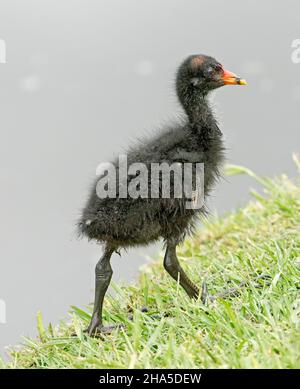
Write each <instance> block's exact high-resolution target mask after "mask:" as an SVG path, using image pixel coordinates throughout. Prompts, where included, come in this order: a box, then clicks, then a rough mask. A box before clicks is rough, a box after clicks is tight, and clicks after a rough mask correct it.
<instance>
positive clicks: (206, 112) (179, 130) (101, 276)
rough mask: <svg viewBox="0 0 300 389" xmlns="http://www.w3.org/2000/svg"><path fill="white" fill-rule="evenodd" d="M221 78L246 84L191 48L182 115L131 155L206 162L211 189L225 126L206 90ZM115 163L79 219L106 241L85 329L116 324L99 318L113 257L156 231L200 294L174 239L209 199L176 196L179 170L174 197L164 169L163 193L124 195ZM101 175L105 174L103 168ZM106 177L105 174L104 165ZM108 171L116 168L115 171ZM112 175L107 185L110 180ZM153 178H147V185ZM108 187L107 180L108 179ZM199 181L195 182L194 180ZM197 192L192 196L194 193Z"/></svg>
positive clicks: (182, 83)
mask: <svg viewBox="0 0 300 389" xmlns="http://www.w3.org/2000/svg"><path fill="white" fill-rule="evenodd" d="M223 85H246V81H245V80H243V79H241V78H239V77H237V76H236V75H235V74H233V73H231V72H229V71H227V70H225V69H224V67H223V66H222V65H221V64H220V63H219V62H218V61H216V60H215V59H214V58H212V57H210V56H206V55H201V54H200V55H191V56H189V57H188V58H187V59H185V60H184V62H183V63H182V64H181V65H180V66H179V68H178V71H177V77H176V92H177V96H178V99H179V102H180V103H181V105H182V108H183V110H184V112H185V115H184V118H183V119H180V120H178V122H177V123H175V124H174V123H173V124H170V125H169V126H167V127H166V128H164V129H163V130H160V132H159V133H158V134H156V135H155V136H153V137H152V138H150V139H149V138H147V139H142V140H139V142H138V143H137V144H136V145H135V146H132V147H131V148H130V149H129V151H128V153H127V163H128V164H132V163H136V162H139V163H143V164H144V165H145V166H146V167H149V169H151V166H152V165H151V164H152V163H167V164H169V165H172V166H173V164H174V163H176V164H177V165H180V166H182V165H183V164H185V163H189V164H192V166H193V168H192V175H193V177H194V175H195V165H196V164H199V163H201V164H204V178H203V184H204V185H203V186H204V188H203V189H204V194H203V195H204V196H205V197H206V196H207V195H208V194H209V192H210V191H211V189H212V188H213V186H214V184H215V182H216V180H217V179H218V178H219V176H220V172H219V171H220V167H221V166H222V162H223V159H224V145H223V140H222V133H221V131H220V129H219V127H218V124H217V121H216V118H215V117H214V114H213V111H212V109H211V107H210V104H209V101H208V95H209V92H210V91H212V90H214V89H216V88H219V87H221V86H223ZM112 166H113V167H114V168H115V170H116V175H115V176H113V177H114V180H115V182H114V183H112V184H113V185H114V189H115V196H107V197H104V196H102V197H101V196H99V193H98V191H97V185H98V182H99V177H97V180H96V181H95V183H94V185H93V186H92V189H91V192H90V196H89V198H88V201H87V204H86V206H85V207H84V209H83V211H82V216H81V218H80V221H79V233H80V234H81V235H84V236H86V237H88V238H89V239H92V240H95V241H97V242H99V243H101V244H103V249H104V250H103V254H102V256H101V258H100V260H99V262H98V263H97V265H96V269H95V273H96V274H95V276H96V290H95V302H94V310H93V315H92V319H91V322H90V324H89V327H88V329H87V332H88V334H89V335H96V334H97V333H105V332H109V331H110V330H111V327H105V326H104V325H103V323H102V307H103V300H104V296H105V293H106V291H107V288H108V286H109V283H110V280H111V277H112V273H113V272H112V268H111V265H110V258H111V255H112V254H113V253H114V252H119V250H120V249H122V248H129V247H133V246H137V245H147V244H149V243H152V242H154V241H157V240H158V239H162V240H163V241H164V243H165V247H166V252H165V256H164V268H165V269H166V271H167V272H168V273H169V274H170V276H171V277H172V278H173V279H174V280H176V281H177V280H179V283H180V285H181V286H182V287H183V289H184V290H185V291H186V293H187V294H188V295H189V296H190V297H191V298H196V299H197V298H198V297H200V298H201V300H202V301H203V302H204V301H205V298H206V291H205V288H202V296H199V295H200V294H201V292H200V290H199V288H198V287H197V286H196V285H195V284H194V283H193V282H192V281H191V280H190V279H189V278H188V276H187V275H186V273H185V272H184V271H183V269H182V268H181V266H180V264H179V261H178V259H177V256H176V246H177V245H178V244H179V243H180V242H182V241H183V239H184V238H185V236H186V235H187V234H189V233H191V232H193V230H194V227H195V223H196V221H197V219H198V217H199V216H201V215H203V214H205V212H206V209H205V203H204V205H203V206H201V207H194V208H193V207H191V206H190V207H187V206H186V204H187V203H186V198H184V196H182V197H181V198H175V195H174V191H175V189H174V185H175V178H174V177H175V176H174V175H173V176H172V178H171V179H170V186H171V190H170V193H171V194H173V196H171V195H170V197H169V198H165V197H163V196H162V189H163V187H164V184H163V183H162V178H161V176H159V185H160V186H159V191H158V196H154V198H153V197H152V198H151V196H150V197H149V196H148V197H147V196H142V195H140V196H135V198H133V197H131V196H124V195H122V196H121V195H120V194H121V191H122V189H124V188H122V185H121V184H120V182H119V181H118V180H117V177H119V175H120V174H121V173H120V170H121V169H122V166H121V164H120V161H119V160H115V161H113V162H112ZM101 177H102V178H103V177H105V174H104V173H102V175H101ZM106 177H108V175H107V172H106ZM110 177H111V176H110ZM136 177H137V174H131V175H130V174H128V176H127V184H130V182H133V180H135V179H136ZM110 180H112V179H111V178H110V179H107V183H106V184H107V185H109V184H110ZM151 182H152V181H151V180H148V182H147V185H148V188H146V189H149V190H150V186H151ZM106 187H107V186H106ZM193 188H194V186H193ZM195 196H196V197H197V196H198V194H197V193H196V194H195V193H194V192H193V193H192V195H191V196H190V197H189V198H190V199H191V201H192V202H193V201H195Z"/></svg>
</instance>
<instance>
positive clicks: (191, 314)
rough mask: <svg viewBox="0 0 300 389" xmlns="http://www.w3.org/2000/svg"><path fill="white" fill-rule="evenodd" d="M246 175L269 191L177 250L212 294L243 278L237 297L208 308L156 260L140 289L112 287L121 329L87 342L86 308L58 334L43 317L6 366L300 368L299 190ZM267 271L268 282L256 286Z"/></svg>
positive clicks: (108, 306)
mask: <svg viewBox="0 0 300 389" xmlns="http://www.w3.org/2000/svg"><path fill="white" fill-rule="evenodd" d="M296 162H297V161H296ZM298 167H299V162H298ZM240 171H241V169H239V168H235V167H232V168H231V169H230V172H231V173H238V172H240ZM246 172H247V173H248V174H250V175H252V176H254V178H256V179H258V180H260V182H261V184H262V186H263V187H264V192H265V193H264V194H263V195H261V194H258V193H253V201H252V202H250V203H249V204H248V205H247V206H246V207H245V208H243V209H240V210H237V211H236V212H235V213H232V214H229V215H228V216H226V217H225V218H222V219H219V220H213V221H210V223H209V224H207V225H206V226H205V227H204V228H203V230H202V231H201V232H199V234H196V236H195V237H194V238H193V239H188V240H187V241H186V243H185V244H184V245H183V246H182V247H181V248H180V251H179V258H180V260H181V263H182V265H183V267H184V269H185V270H186V272H187V273H188V274H189V275H190V276H191V278H192V279H193V280H194V281H195V282H196V283H197V284H198V285H201V282H202V280H203V279H205V280H206V282H207V285H208V288H209V291H210V293H212V294H214V293H218V292H221V291H222V290H223V289H224V288H228V287H232V286H234V285H237V284H239V283H240V282H243V281H247V285H246V286H245V287H244V288H242V289H241V292H240V294H239V295H238V296H237V297H235V298H232V299H227V300H225V299H218V300H217V301H215V302H213V303H209V304H208V305H207V306H206V307H204V306H202V305H201V303H200V301H190V300H189V299H188V297H187V296H186V295H185V293H184V292H183V291H182V290H181V289H180V288H179V287H178V285H176V283H175V282H173V281H172V280H171V279H170V277H169V276H168V275H167V274H166V272H165V271H164V270H163V268H162V264H161V260H159V261H157V262H155V263H154V264H153V265H152V266H148V267H146V268H145V269H144V270H143V272H142V274H141V277H140V281H139V282H138V283H137V284H136V285H133V286H129V287H128V286H127V287H119V286H115V289H116V292H117V293H116V297H114V298H108V299H106V301H105V311H104V315H105V322H106V323H112V322H123V323H125V324H126V330H119V331H115V332H113V333H112V334H111V335H108V336H106V337H105V339H95V338H89V337H86V336H85V335H84V333H83V329H84V328H85V327H86V326H87V324H88V321H89V319H90V313H91V311H90V308H86V309H85V310H80V309H78V308H73V309H72V312H71V318H70V320H69V321H68V320H67V321H65V322H61V323H60V324H59V326H57V327H52V326H49V327H44V325H43V323H42V319H41V316H40V315H39V316H38V330H39V339H37V340H36V339H28V340H27V342H26V346H25V347H24V348H23V349H22V350H20V351H14V352H12V361H11V363H10V364H9V365H8V366H7V367H12V368H13V367H20V368H37V367H39V368H66V367H71V368H121V367H124V368H128V367H131V368H133V367H135V368H150V367H162V368H164V367H169V368H214V367H217V368H219V367H225V368H228V367H230V368H242V367H244V368H257V367H260V368H300V186H299V184H298V183H295V182H292V181H291V180H289V179H288V178H287V177H285V176H282V177H280V178H278V179H274V180H269V179H264V180H263V179H260V178H258V177H256V176H255V175H254V174H253V173H252V172H250V171H246ZM262 274H263V275H267V276H268V277H269V278H267V279H260V280H259V281H258V280H257V277H258V276H259V275H262ZM142 306H147V307H148V309H149V312H148V313H142V312H141V311H140V309H139V308H140V307H142ZM129 309H132V310H133V320H132V321H130V320H129V319H128V310H129ZM163 313H167V314H168V316H167V317H163V315H162V314H163ZM153 314H159V315H161V318H151V317H150V316H151V315H153ZM70 323H71V324H70ZM74 331H75V332H76V333H77V337H74V336H71V334H72V332H74ZM0 365H1V362H0ZM2 365H3V366H4V364H3V362H2Z"/></svg>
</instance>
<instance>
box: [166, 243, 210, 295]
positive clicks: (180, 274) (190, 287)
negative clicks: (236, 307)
mask: <svg viewBox="0 0 300 389" xmlns="http://www.w3.org/2000/svg"><path fill="white" fill-rule="evenodd" d="M164 268H165V269H166V271H167V272H168V273H169V274H170V276H171V277H172V278H173V279H174V280H175V281H177V280H178V278H179V284H180V285H181V286H182V287H183V289H184V290H185V291H186V293H187V294H188V296H189V297H191V298H194V299H197V298H198V296H199V294H200V290H199V288H198V287H197V286H196V285H195V284H194V283H193V282H192V281H191V280H190V279H189V278H188V276H187V275H186V274H185V272H184V271H183V269H182V267H181V266H180V263H179V261H178V258H177V255H176V243H173V242H167V249H166V253H165V257H164ZM206 297H207V291H206V285H205V284H203V286H202V291H201V301H202V302H203V303H205V301H206Z"/></svg>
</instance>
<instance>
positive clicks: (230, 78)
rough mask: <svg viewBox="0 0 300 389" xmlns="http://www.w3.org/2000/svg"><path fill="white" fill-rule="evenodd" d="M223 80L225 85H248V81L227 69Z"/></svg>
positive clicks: (224, 71)
mask: <svg viewBox="0 0 300 389" xmlns="http://www.w3.org/2000/svg"><path fill="white" fill-rule="evenodd" d="M222 80H223V81H224V84H225V85H247V81H246V80H244V79H242V78H240V77H238V76H237V75H236V74H234V73H232V72H230V71H229V70H225V69H224V70H223V76H222Z"/></svg>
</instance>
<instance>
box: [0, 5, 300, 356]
mask: <svg viewBox="0 0 300 389" xmlns="http://www.w3.org/2000/svg"><path fill="white" fill-rule="evenodd" d="M299 17H300V3H299V1H296V0H295V1H292V0H286V1H281V2H274V1H271V0H265V1H258V0H257V1H254V0H251V1H247V0H244V1H243V2H241V1H239V0H228V1H216V0H80V1H79V0H72V1H71V0H51V1H50V0H43V1H41V0H26V1H25V0H18V1H16V0H0V39H2V40H3V41H4V42H5V44H6V63H5V64H4V63H0V118H1V122H0V131H1V141H0V180H1V191H0V196H1V200H0V207H1V223H0V228H1V233H0V236H1V243H0V250H1V251H0V261H1V263H0V301H2V303H1V306H2V307H3V305H4V302H5V305H6V323H5V324H4V323H0V350H1V351H0V353H2V354H3V353H4V346H6V345H9V344H15V343H16V342H19V341H20V337H21V336H22V335H35V327H36V324H35V316H36V312H37V311H38V310H41V311H42V314H43V317H44V320H45V322H49V321H51V322H52V323H57V322H58V321H59V319H60V318H62V317H64V316H65V315H66V313H67V311H68V309H69V307H70V305H78V306H84V305H85V304H87V303H89V302H91V301H92V299H93V287H94V266H95V264H96V262H97V260H98V258H99V256H100V254H101V249H100V248H99V247H98V246H97V245H96V244H91V243H88V242H87V241H85V240H81V241H78V240H77V238H76V234H75V222H76V219H77V217H78V215H79V211H80V209H81V207H82V205H83V204H84V201H85V199H86V196H87V193H88V187H89V185H90V183H91V181H92V180H93V179H94V177H95V169H96V167H97V165H98V164H99V163H100V162H103V161H108V160H110V158H111V156H112V155H113V154H115V153H118V152H123V151H124V148H126V146H127V145H128V144H130V143H131V141H132V139H134V138H135V137H136V136H140V135H141V134H143V133H149V132H150V133H151V131H152V130H153V129H155V128H157V126H159V125H161V124H162V123H164V122H168V120H170V119H172V118H174V117H176V114H177V113H179V112H180V107H179V105H178V103H177V100H176V96H175V93H174V72H175V70H176V67H177V66H178V64H179V63H180V62H181V61H182V59H183V58H184V57H185V56H187V55H189V54H193V53H205V54H209V55H212V56H215V57H216V58H217V59H218V60H219V61H220V62H222V63H223V64H224V65H225V66H226V67H227V68H228V69H229V70H232V71H233V72H235V73H237V74H238V75H240V76H241V77H244V78H246V79H247V81H248V83H249V85H248V87H247V88H237V87H226V88H222V89H220V90H218V91H217V92H216V94H215V95H214V96H213V100H214V105H215V106H216V109H217V112H218V116H219V120H220V124H221V129H222V131H223V133H224V135H225V137H226V145H227V148H228V151H227V155H228V161H229V162H231V163H235V164H241V165H245V166H247V167H249V168H251V169H253V170H254V171H256V172H257V173H259V174H262V175H276V174H280V173H283V172H285V173H287V174H289V175H291V176H292V175H295V168H294V165H293V163H292V160H291V155H292V152H293V151H297V150H299V140H300V135H299V134H300V131H299V104H300V77H299V75H300V64H295V63H293V62H292V60H291V55H292V51H293V49H292V47H291V45H292V42H293V40H294V39H297V38H300V27H299V26H300V23H299ZM250 186H252V187H253V186H255V183H254V182H252V181H251V180H250V179H249V178H247V177H242V176H235V177H231V178H228V179H226V180H223V181H222V182H221V183H220V184H219V186H218V188H217V190H216V191H215V192H214V195H213V196H212V197H211V198H210V204H211V210H212V212H213V213H215V212H217V213H218V214H220V215H222V214H224V213H225V212H226V211H229V210H231V209H233V208H235V207H237V206H240V205H243V204H244V203H245V202H246V201H247V200H248V198H249V194H248V193H249V187H250ZM159 248H160V245H156V246H151V247H148V248H147V249H145V248H141V249H135V250H131V251H130V252H129V253H128V254H124V255H123V256H122V258H120V257H119V256H117V255H115V256H114V257H113V260H112V266H113V268H114V278H113V279H114V281H123V282H126V283H128V282H132V281H133V280H134V279H135V277H137V275H138V269H139V266H140V265H141V264H143V263H145V261H146V260H147V256H148V257H150V256H151V255H154V253H155V252H157V251H159ZM2 317H3V315H2Z"/></svg>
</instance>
